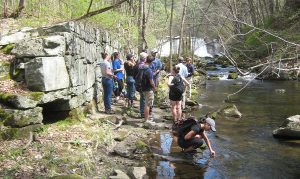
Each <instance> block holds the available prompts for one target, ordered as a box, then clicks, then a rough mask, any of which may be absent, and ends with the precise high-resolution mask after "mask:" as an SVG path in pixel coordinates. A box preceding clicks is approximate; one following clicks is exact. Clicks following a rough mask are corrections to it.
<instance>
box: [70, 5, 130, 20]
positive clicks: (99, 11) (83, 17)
mask: <svg viewBox="0 0 300 179" xmlns="http://www.w3.org/2000/svg"><path fill="white" fill-rule="evenodd" d="M126 1H127V0H121V1H119V2H117V3H116V4H114V5H111V6H108V7H105V8H102V9H98V10H96V11H92V12H89V13H87V14H85V15H83V16H81V17H79V18H77V19H73V20H75V21H78V20H82V19H86V18H89V17H92V16H95V15H97V14H101V13H103V12H106V11H109V10H111V9H113V8H115V7H117V6H119V5H121V4H122V3H124V2H126Z"/></svg>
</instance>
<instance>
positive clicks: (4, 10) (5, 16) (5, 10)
mask: <svg viewBox="0 0 300 179" xmlns="http://www.w3.org/2000/svg"><path fill="white" fill-rule="evenodd" d="M7 6H8V4H7V0H4V2H3V18H7V17H8V11H7Z"/></svg>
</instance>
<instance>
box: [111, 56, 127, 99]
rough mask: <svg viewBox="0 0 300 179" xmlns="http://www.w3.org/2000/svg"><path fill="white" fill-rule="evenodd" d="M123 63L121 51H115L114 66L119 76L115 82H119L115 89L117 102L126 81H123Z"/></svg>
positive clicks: (115, 72)
mask: <svg viewBox="0 0 300 179" xmlns="http://www.w3.org/2000/svg"><path fill="white" fill-rule="evenodd" d="M122 65H123V62H122V60H121V59H120V53H119V52H115V53H114V60H113V62H112V66H113V71H114V74H115V75H116V76H117V78H116V79H115V82H116V83H117V87H116V88H115V90H114V92H115V97H116V102H118V101H119V98H120V95H121V93H122V90H123V88H124V83H123V78H124V73H123V68H122Z"/></svg>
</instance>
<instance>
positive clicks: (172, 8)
mask: <svg viewBox="0 0 300 179" xmlns="http://www.w3.org/2000/svg"><path fill="white" fill-rule="evenodd" d="M173 11H174V0H172V4H171V17H170V27H169V28H170V34H169V35H170V58H169V60H170V62H169V65H170V72H172V69H173V63H172V60H173V59H172V55H173V53H172V48H173V38H172V26H173Z"/></svg>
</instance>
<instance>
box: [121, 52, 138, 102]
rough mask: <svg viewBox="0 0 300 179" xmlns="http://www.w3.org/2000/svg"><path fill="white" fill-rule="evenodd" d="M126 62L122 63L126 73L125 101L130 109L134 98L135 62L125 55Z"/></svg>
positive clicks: (131, 56)
mask: <svg viewBox="0 0 300 179" xmlns="http://www.w3.org/2000/svg"><path fill="white" fill-rule="evenodd" d="M126 59H127V61H126V62H125V63H124V68H125V72H126V84H127V99H128V107H132V105H133V100H134V97H135V80H134V76H135V65H136V63H135V60H134V57H133V55H132V54H127V55H126Z"/></svg>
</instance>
